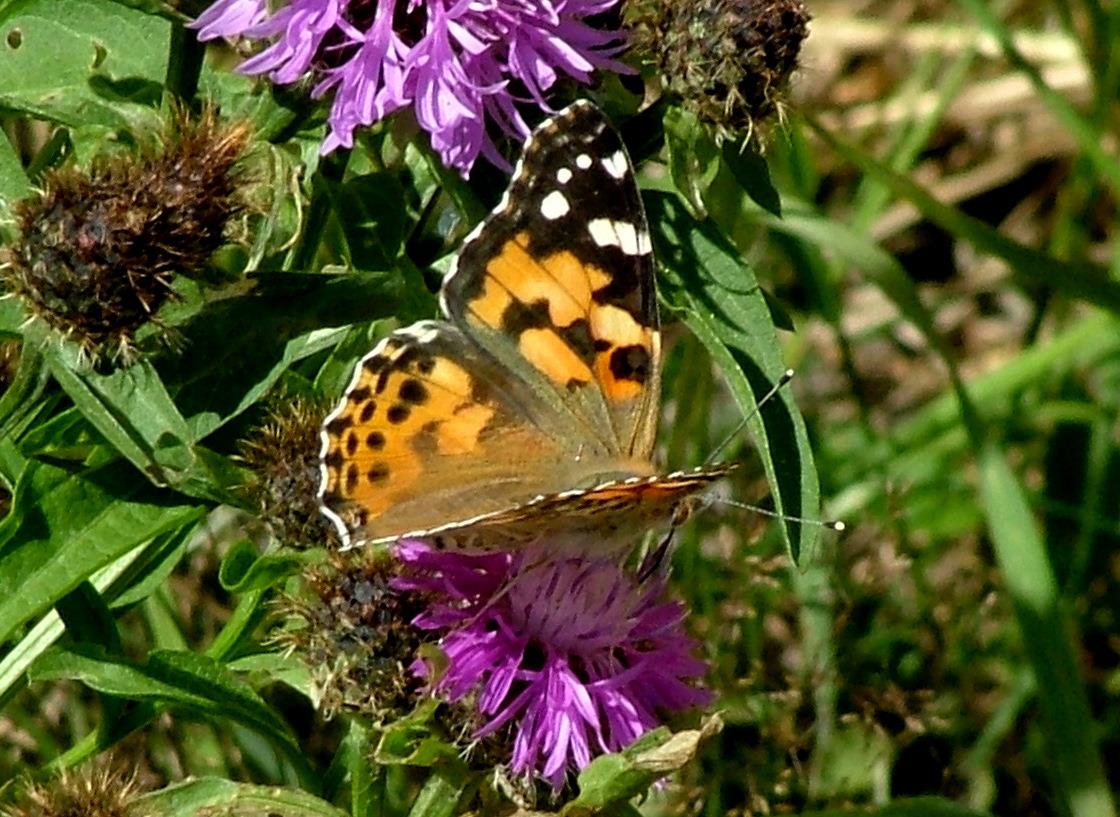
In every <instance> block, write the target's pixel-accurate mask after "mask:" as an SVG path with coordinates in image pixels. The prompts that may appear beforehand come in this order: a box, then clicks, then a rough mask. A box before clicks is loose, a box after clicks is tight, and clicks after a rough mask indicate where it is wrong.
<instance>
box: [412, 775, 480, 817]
mask: <svg viewBox="0 0 1120 817" xmlns="http://www.w3.org/2000/svg"><path fill="white" fill-rule="evenodd" d="M466 783H467V781H466V776H465V775H464V774H463V773H462V772H460V771H457V770H452V769H448V768H443V767H441V768H438V769H436V770H435V771H433V772H432V774H431V775H430V776H429V777H428V779H427V780H426V781H424V787H423V788H422V789H420V793H419V794H418V795H416V800H415V801H414V802H413V804H412V808H411V809H410V810H409V812H408V817H451V815H453V814H455V813H456V810H457V807H458V805H459V798H460V797H461V796H462V794H463V789H465V788H466Z"/></svg>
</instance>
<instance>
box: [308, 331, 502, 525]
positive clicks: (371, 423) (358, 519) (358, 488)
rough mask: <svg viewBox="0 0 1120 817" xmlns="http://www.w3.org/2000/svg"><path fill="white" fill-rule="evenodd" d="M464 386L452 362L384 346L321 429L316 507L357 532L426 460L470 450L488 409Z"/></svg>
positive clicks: (392, 341)
mask: <svg viewBox="0 0 1120 817" xmlns="http://www.w3.org/2000/svg"><path fill="white" fill-rule="evenodd" d="M472 385H473V383H472V378H471V376H470V375H469V373H468V372H467V371H466V369H464V368H463V367H461V366H460V365H458V364H457V363H455V362H454V361H452V360H450V359H448V358H446V357H440V356H437V355H433V354H430V353H426V352H423V351H421V350H419V349H418V348H417V347H416V346H414V345H407V344H405V343H403V342H402V341H401V340H400V339H398V338H393V337H391V338H389V339H388V340H386V341H384V343H383V345H382V346H381V347H379V349H378V350H376V351H375V352H374V353H372V354H371V355H370V356H369V357H367V358H366V360H364V361H363V362H362V364H361V367H360V368H359V370H358V373H357V376H356V377H355V380H354V382H353V384H352V385H351V388H350V390H349V392H348V393H347V396H346V399H345V401H344V402H343V404H342V405H341V406H340V407H339V408H338V409H337V410H336V411H335V413H334V414H333V415H332V416H331V417H330V418H328V420H327V423H326V425H325V427H324V454H323V468H324V487H323V501H324V503H325V504H327V505H328V506H331V507H332V508H333V507H336V506H337V507H339V508H341V509H343V510H344V511H345V512H347V513H349V514H351V515H352V516H353V517H354V518H351V519H347V520H346V522H347V523H348V524H350V525H351V526H353V527H364V526H366V525H368V524H369V523H370V522H371V521H372V520H374V519H376V518H377V517H379V516H381V515H382V514H383V513H385V511H386V510H388V509H389V508H391V507H392V506H393V505H394V504H396V503H397V502H399V501H400V499H401V497H403V496H405V495H408V494H409V493H410V491H411V489H412V486H413V485H414V484H415V483H416V482H417V480H419V479H421V477H422V476H423V475H424V471H425V468H424V461H425V458H426V457H430V456H433V455H435V454H442V455H459V454H469V453H470V452H472V451H474V450H475V449H476V448H477V447H478V446H479V439H480V436H481V435H482V433H483V430H484V429H485V428H486V427H487V425H488V424H489V423H490V421H491V420H492V418H493V416H494V413H495V408H494V407H493V406H489V405H486V404H482V403H479V402H477V401H476V399H475V398H474V397H473V396H472Z"/></svg>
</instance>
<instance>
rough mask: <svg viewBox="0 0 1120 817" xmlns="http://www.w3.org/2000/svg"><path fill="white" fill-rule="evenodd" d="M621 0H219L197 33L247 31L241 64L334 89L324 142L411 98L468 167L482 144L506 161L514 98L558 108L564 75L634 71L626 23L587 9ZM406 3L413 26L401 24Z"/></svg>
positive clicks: (514, 131) (447, 151) (326, 148)
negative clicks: (272, 3) (503, 143)
mask: <svg viewBox="0 0 1120 817" xmlns="http://www.w3.org/2000/svg"><path fill="white" fill-rule="evenodd" d="M618 3H619V0H425V2H419V0H364V1H363V2H357V0H288V1H287V3H286V4H284V5H281V6H279V7H278V8H276V10H275V11H273V12H271V13H269V11H268V5H267V3H266V0H216V2H215V3H214V4H213V5H211V6H210V7H209V8H208V9H206V11H204V12H203V13H202V14H201V15H200V16H199V17H198V19H197V20H195V21H194V23H192V26H193V27H195V28H197V29H198V30H199V35H198V36H199V39H202V40H208V39H214V38H216V37H237V36H240V37H243V38H245V39H247V40H255V41H261V42H263V43H265V48H264V49H263V50H262V51H261V52H260V53H258V54H257V55H256V56H254V57H252V58H251V59H249V60H247V61H246V62H244V63H243V64H242V65H241V66H240V68H239V70H240V71H242V72H243V73H246V74H264V75H267V76H268V77H269V79H271V80H272V81H273V82H275V83H279V84H285V83H291V82H295V81H297V80H299V79H302V78H304V77H311V78H312V79H313V81H314V84H313V95H314V96H316V97H330V99H331V110H330V115H329V117H328V123H329V126H330V131H329V133H328V135H327V137H326V139H325V140H324V142H323V145H322V151H323V152H324V153H328V152H330V151H332V150H334V149H336V148H339V147H350V146H351V145H353V141H354V132H355V130H357V129H358V128H361V127H366V126H368V125H370V124H372V123H373V122H376V121H378V120H380V119H383V118H384V117H386V116H388V115H389V114H391V113H393V112H394V111H397V110H399V109H401V108H405V107H412V108H413V111H414V113H415V115H416V120H417V122H418V123H419V124H420V127H421V128H423V129H424V130H425V131H426V132H427V133H428V134H429V136H430V139H431V145H432V148H433V150H435V151H436V153H438V154H439V156H440V158H441V159H442V160H443V161H444V162H445V163H446V164H448V165H449V166H451V167H454V168H457V169H458V170H459V171H460V172H462V173H463V174H464V175H465V174H466V173H467V172H468V171H469V170H470V168H471V167H472V165H473V164H474V162H475V161H476V160H477V158H478V157H479V156H480V155H482V156H485V157H486V158H487V159H488V160H489V161H491V162H493V163H495V164H497V165H499V166H502V167H506V166H508V165H507V163H506V161H505V160H504V159H503V158H502V156H501V153H500V151H499V150H498V147H497V145H496V144H495V142H494V141H493V134H492V133H491V130H494V129H496V131H497V132H501V133H505V134H507V135H509V136H511V137H514V138H517V139H520V138H523V137H525V136H526V135H527V134H528V132H529V128H528V125H527V124H526V122H525V120H524V118H523V115H522V112H521V111H520V110H519V105H521V104H525V103H529V102H531V103H532V104H534V105H536V106H537V107H539V108H541V109H542V110H545V111H551V110H552V109H551V108H550V106H549V105H548V103H547V101H546V98H545V95H546V94H547V92H548V91H549V89H551V88H552V87H553V86H554V85H555V84H556V82H557V81H558V80H559V78H560V77H561V76H562V75H565V76H568V77H571V78H572V79H575V80H577V81H578V82H583V83H588V82H590V81H591V79H592V73H593V72H594V71H595V70H609V71H617V72H627V73H629V72H630V70H631V69H629V68H628V67H626V66H625V65H623V64H622V63H620V62H618V61H617V60H616V59H615V57H616V56H617V55H618V54H619V53H620V52H621V50H622V49H623V47H624V45H625V39H624V36H623V35H622V33H621V32H619V31H614V30H609V31H604V30H602V29H598V28H594V27H593V26H591V25H589V24H588V23H587V22H586V20H587V19H588V18H590V17H593V16H594V15H596V14H600V13H602V12H604V11H607V10H609V9H613V8H615V7H617V5H618ZM402 11H403V12H406V13H407V16H408V17H409V19H410V21H411V23H410V24H411V25H413V26H415V23H416V21H417V20H419V21H420V24H421V31H420V34H419V36H418V37H417V34H416V32H415V30H410V31H409V32H402V31H397V30H394V28H393V22H394V20H399V19H400V18H401V17H402V16H404V15H403V14H400V13H399V12H402Z"/></svg>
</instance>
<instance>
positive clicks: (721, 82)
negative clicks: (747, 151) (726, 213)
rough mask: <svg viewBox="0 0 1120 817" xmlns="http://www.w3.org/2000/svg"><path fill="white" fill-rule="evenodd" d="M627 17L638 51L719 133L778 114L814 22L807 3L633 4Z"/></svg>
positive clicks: (640, 0) (644, 0)
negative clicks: (806, 6) (782, 96)
mask: <svg viewBox="0 0 1120 817" xmlns="http://www.w3.org/2000/svg"><path fill="white" fill-rule="evenodd" d="M628 17H629V22H630V25H631V26H632V27H633V29H634V30H635V33H636V36H635V41H636V42H635V50H636V51H638V52H639V53H641V54H642V55H643V57H644V59H645V60H647V61H648V62H651V63H652V64H653V65H654V66H656V68H657V69H658V72H659V74H660V76H661V79H662V83H663V84H664V86H665V88H666V90H667V91H669V92H670V93H672V94H675V95H676V96H678V97H680V98H681V100H682V102H683V104H684V105H685V107H687V108H688V109H690V110H692V111H693V112H694V113H695V114H696V115H697V116H698V117H699V118H700V119H701V120H702V121H704V122H707V123H708V124H710V125H713V126H714V127H715V129H716V133H717V134H718V135H720V136H727V135H728V134H730V133H740V132H747V133H751V132H753V131H754V129H755V128H756V127H757V125H758V124H759V123H760V122H761V121H762V120H764V119H765V118H766V117H768V116H769V115H770V114H772V113H773V112H774V111H775V109H776V108H777V106H778V104H779V102H780V99H781V94H782V92H783V89H784V88H785V86H786V84H787V82H788V80H789V77H790V75H791V74H792V73H793V71H794V70H795V69H796V68H797V58H798V55H799V53H800V51H801V42H802V41H803V40H804V39H805V37H806V35H807V34H808V23H809V13H808V11H806V9H805V4H804V3H802V2H801V0H700V2H694V1H693V0H631V3H630V5H629V7H628Z"/></svg>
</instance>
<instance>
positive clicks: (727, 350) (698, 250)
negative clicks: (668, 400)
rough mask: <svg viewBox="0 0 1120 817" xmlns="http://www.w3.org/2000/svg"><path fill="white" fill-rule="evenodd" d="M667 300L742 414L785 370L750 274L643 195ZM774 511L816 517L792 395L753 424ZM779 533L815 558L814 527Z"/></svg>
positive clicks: (670, 205)
mask: <svg viewBox="0 0 1120 817" xmlns="http://www.w3.org/2000/svg"><path fill="white" fill-rule="evenodd" d="M646 206H647V208H648V210H649V213H650V223H651V225H652V228H653V231H654V244H655V247H656V249H657V253H658V258H659V259H660V260H661V267H662V272H663V276H662V277H663V279H664V280H665V281H666V283H667V284H668V286H667V287H663V288H662V292H663V294H664V295H665V297H666V299H667V300H669V301H670V302H671V303H674V305H675V306H676V307H677V308H678V309H679V310H680V311H682V312H683V313H684V319H685V322H686V323H687V324H688V325H689V327H690V328H691V329H692V331H693V332H694V333H695V334H696V336H697V337H698V338H699V339H700V341H701V343H703V344H704V345H705V346H706V347H707V348H708V351H709V352H710V353H711V354H712V356H713V357H714V358H715V359H716V361H717V363H719V365H720V367H721V369H722V370H723V372H724V375H725V377H726V378H727V380H728V385H729V387H730V388H731V391H732V394H733V395H734V396H735V399H736V401H737V402H738V403H739V407H740V409H741V410H742V411H743V413H744V414H750V413H752V412H754V411H755V409H756V406H757V401H758V399H759V398H760V397H761V396H762V395H764V394H766V393H767V392H768V391H770V389H771V388H772V387H773V386H774V385H775V383H776V382H777V381H778V379H779V378H780V377H781V376H782V374H783V373H784V372H785V369H786V367H785V365H784V363H783V361H782V358H781V350H780V349H779V347H778V342H777V332H776V330H775V328H774V324H773V321H772V320H771V317H770V310H769V308H768V307H767V304H766V299H765V298H764V297H763V295H762V291H761V289H760V288H759V286H758V282H757V280H756V279H755V276H754V273H753V272H752V271H751V269H750V268H749V267H748V266H747V265H746V264H745V263H744V262H743V261H742V259H741V258H740V257H739V253H738V251H737V250H736V249H735V248H734V247H733V246H731V244H730V243H729V242H728V241H727V240H726V239H725V238H724V237H723V236H722V235H721V234H720V233H719V232H718V230H717V229H716V228H715V227H714V226H713V225H712V224H711V223H708V222H699V223H698V222H696V221H694V220H693V219H692V218H691V217H690V216H689V215H688V214H687V213H686V212H684V210H683V208H681V206H680V205H679V204H678V203H677V200H676V199H675V198H674V197H672V196H669V195H666V194H658V193H650V194H647V195H646ZM751 428H752V431H753V437H754V442H755V445H756V447H757V449H758V453H759V456H760V458H761V460H762V464H763V467H764V468H765V470H766V476H767V479H768V480H769V483H770V490H771V492H772V493H773V496H774V505H775V508H776V510H777V512H778V513H783V514H789V515H791V516H801V517H809V518H815V517H817V516H818V515H819V512H820V510H819V508H820V495H819V486H818V483H817V473H816V468H815V467H814V464H813V453H812V450H811V448H810V446H809V438H808V434H807V432H806V430H805V422H804V420H803V419H802V417H801V413H800V412H799V411H798V409H797V405H796V403H794V400H793V396H792V395H791V394H790V392H789V390H788V389H786V390H782V391H780V392H779V393H778V394H777V395H776V396H774V397H773V398H772V399H771V400H770V401H769V402H768V403H767V404H766V406H765V407H763V409H762V411H761V412H760V413H759V416H758V417H757V418H756V419H755V421H754V422H753V423H752V424H751ZM782 530H783V535H784V537H785V539H786V543H787V545H788V547H789V550H790V554H791V556H792V557H793V559H794V561H795V562H798V561H799V560H800V558H801V554H802V553H807V552H808V553H811V552H813V548H814V545H815V543H816V541H817V538H818V536H819V533H820V531H819V528H818V527H817V526H815V525H803V524H801V523H800V522H795V521H793V520H785V521H784V523H783V525H782Z"/></svg>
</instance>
